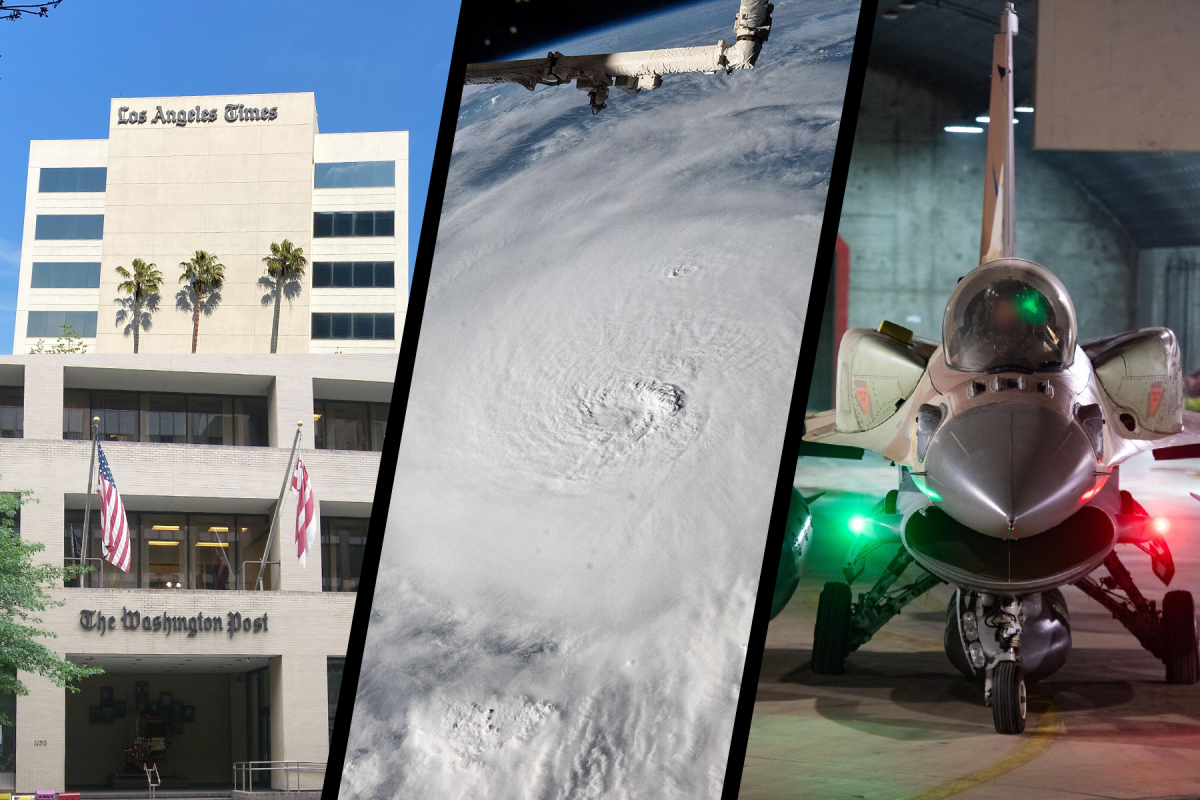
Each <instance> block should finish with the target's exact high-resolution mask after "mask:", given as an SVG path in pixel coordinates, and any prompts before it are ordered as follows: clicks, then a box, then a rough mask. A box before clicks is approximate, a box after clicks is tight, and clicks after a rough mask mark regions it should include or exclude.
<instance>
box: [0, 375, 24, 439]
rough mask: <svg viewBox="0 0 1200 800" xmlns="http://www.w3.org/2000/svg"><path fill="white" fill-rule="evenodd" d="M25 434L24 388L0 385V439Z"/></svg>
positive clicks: (20, 436)
mask: <svg viewBox="0 0 1200 800" xmlns="http://www.w3.org/2000/svg"><path fill="white" fill-rule="evenodd" d="M24 436H25V388H24V387H22V386H0V439H21V438H23V437H24Z"/></svg>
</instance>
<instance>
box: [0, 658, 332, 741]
mask: <svg viewBox="0 0 1200 800" xmlns="http://www.w3.org/2000/svg"><path fill="white" fill-rule="evenodd" d="M345 671H346V659H344V658H336V657H334V656H329V657H327V658H326V659H325V677H326V681H327V683H328V684H329V686H328V688H329V741H331V742H332V741H333V721H334V719H335V718H336V717H337V707H338V698H339V697H341V695H342V673H343V672H345ZM14 698H15V695H14ZM12 707H13V712H12V713H11V714H10V715H9V719H15V718H16V714H17V712H16V708H17V705H16V703H15V702H14V703H13V704H12ZM3 710H4V709H3V707H0V712H3Z"/></svg>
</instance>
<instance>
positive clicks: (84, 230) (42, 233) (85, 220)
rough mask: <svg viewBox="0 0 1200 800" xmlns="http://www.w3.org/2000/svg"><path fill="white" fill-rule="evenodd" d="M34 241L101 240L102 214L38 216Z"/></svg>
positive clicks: (102, 231)
mask: <svg viewBox="0 0 1200 800" xmlns="http://www.w3.org/2000/svg"><path fill="white" fill-rule="evenodd" d="M33 238H35V239H103V238H104V215H103V214H38V215H37V222H36V223H35V225H34V231H33Z"/></svg>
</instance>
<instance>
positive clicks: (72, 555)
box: [63, 504, 141, 589]
mask: <svg viewBox="0 0 1200 800" xmlns="http://www.w3.org/2000/svg"><path fill="white" fill-rule="evenodd" d="M93 505H94V504H93ZM127 518H128V519H129V546H130V553H129V572H127V573H126V572H122V571H121V570H119V569H117V568H116V567H114V566H113V565H112V564H110V563H108V562H107V561H105V560H104V559H103V557H102V553H103V550H102V549H101V543H100V539H101V533H102V532H101V529H100V511H99V510H98V509H94V510H93V511H92V521H91V524H90V525H89V526H88V536H87V538H88V546H87V554H86V559H85V557H84V548H83V509H79V510H77V511H67V512H66V513H65V515H64V522H65V525H64V530H63V533H64V542H63V544H64V548H63V565H64V566H68V567H72V566H86V567H91V568H92V571H91V572H89V573H87V574H85V575H82V576H78V577H75V578H68V579H66V580H65V581H63V583H64V584H65V585H66V586H84V587H101V586H102V587H104V588H111V589H136V588H137V587H138V566H137V565H138V563H139V560H138V549H139V547H140V546H141V536H140V531H139V529H138V526H137V515H136V514H133V515H127Z"/></svg>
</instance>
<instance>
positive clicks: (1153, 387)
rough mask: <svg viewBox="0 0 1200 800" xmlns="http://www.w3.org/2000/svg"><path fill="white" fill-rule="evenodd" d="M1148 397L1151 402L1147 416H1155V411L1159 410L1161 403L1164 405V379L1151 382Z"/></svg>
mask: <svg viewBox="0 0 1200 800" xmlns="http://www.w3.org/2000/svg"><path fill="white" fill-rule="evenodd" d="M1148 399H1149V403H1148V405H1149V412H1148V413H1147V414H1146V416H1148V417H1153V416H1154V415H1155V413H1157V412H1158V407H1159V406H1160V405H1162V399H1163V385H1162V381H1155V382H1154V383H1152V384H1150V397H1149V398H1148Z"/></svg>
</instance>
